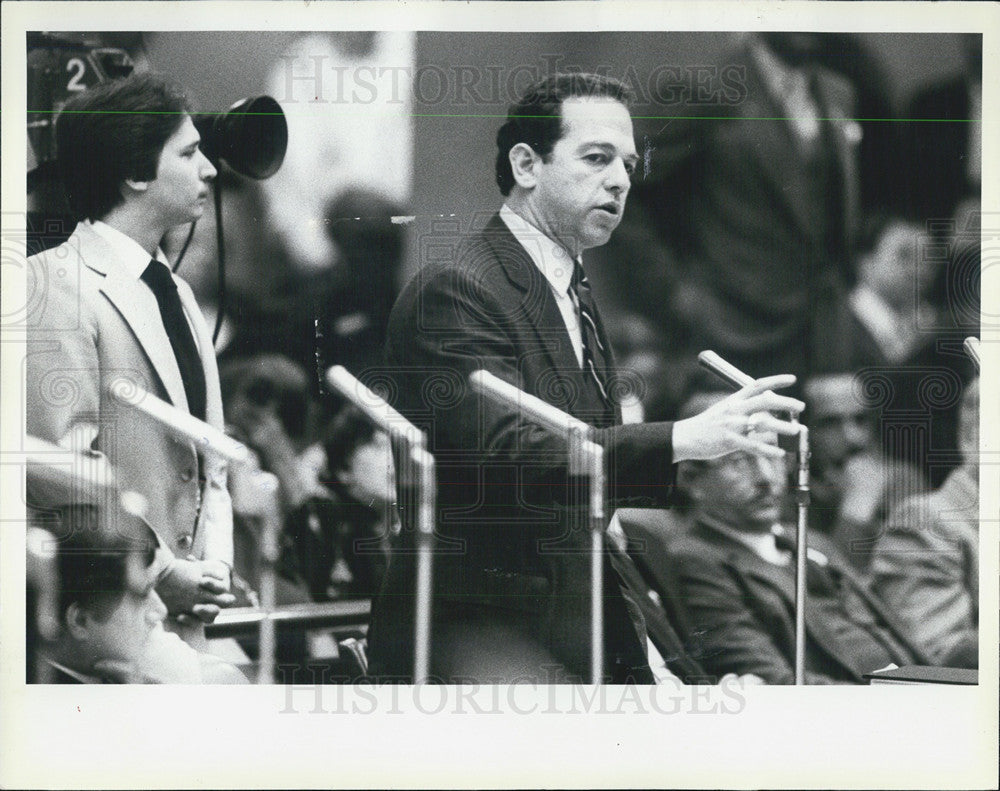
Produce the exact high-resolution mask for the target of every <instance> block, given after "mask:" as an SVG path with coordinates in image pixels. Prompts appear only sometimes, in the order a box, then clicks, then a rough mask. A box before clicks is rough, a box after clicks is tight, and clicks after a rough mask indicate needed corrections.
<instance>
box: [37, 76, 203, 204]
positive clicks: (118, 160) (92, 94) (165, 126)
mask: <svg viewBox="0 0 1000 791" xmlns="http://www.w3.org/2000/svg"><path fill="white" fill-rule="evenodd" d="M190 112H191V106H190V103H189V102H188V99H187V96H186V95H185V94H184V91H183V89H182V88H181V87H180V86H179V85H177V84H175V83H173V82H171V81H170V80H167V79H166V78H164V77H162V76H160V75H157V74H149V73H145V74H132V75H129V76H128V77H124V78H121V79H116V80H109V81H107V82H102V83H99V84H97V85H95V86H93V87H91V88H88V89H87V90H86V91H84V92H83V93H81V94H79V95H77V96H74V97H73V98H72V99H70V100H69V101H68V102H67V103H66V106H65V107H63V109H62V111H61V112H60V113H59V117H58V119H57V120H56V159H57V163H58V167H59V171H60V174H61V176H62V178H63V182H64V183H65V185H66V193H67V198H68V200H69V205H70V208H71V210H72V211H73V214H74V216H75V217H76V219H78V220H81V219H89V220H97V219H100V218H101V217H103V216H105V215H106V214H107V213H108V212H109V211H111V210H112V209H113V208H114V207H115V206H117V205H118V204H119V203H121V201H122V196H121V185H122V183H123V182H124V181H125V180H126V179H135V180H137V181H151V180H153V179H155V178H156V167H157V164H158V162H159V158H160V152H161V151H162V150H163V144H164V143H166V142H167V140H168V139H169V137H170V136H171V135H172V134H173V133H174V132H176V131H177V129H178V127H180V125H181V123H182V122H183V121H184V117H185V115H186V114H188V113H190Z"/></svg>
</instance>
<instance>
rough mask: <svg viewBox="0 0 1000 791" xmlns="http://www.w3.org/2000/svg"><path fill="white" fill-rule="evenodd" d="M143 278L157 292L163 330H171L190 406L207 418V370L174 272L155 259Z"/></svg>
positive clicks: (168, 332) (191, 410)
mask: <svg viewBox="0 0 1000 791" xmlns="http://www.w3.org/2000/svg"><path fill="white" fill-rule="evenodd" d="M142 280H143V282H145V283H146V285H147V286H149V287H150V289H152V291H153V294H155V295H156V302H157V304H158V305H159V306H160V319H161V320H162V321H163V329H165V330H166V331H167V337H168V338H169V339H170V347H171V348H172V349H173V350H174V358H175V359H176V360H177V367H178V368H180V371H181V379H182V380H183V382H184V394H185V395H186V396H187V402H188V409H189V411H190V412H191V414H192V415H194V416H195V417H196V418H198V419H199V420H204V419H205V403H206V394H205V370H204V369H203V368H202V363H201V355H200V354H198V347H197V346H195V343H194V336H193V335H191V327H190V326H188V322H187V317H186V316H185V315H184V307H183V306H182V305H181V298H180V296H179V295H178V293H177V284H176V283H174V278H173V276H172V275H171V274H170V270H169V269H168V268H167V265H166V264H162V263H160V262H159V261H156V260H152V261H150V262H149V266H147V267H146V270H145V271H144V272H143V273H142Z"/></svg>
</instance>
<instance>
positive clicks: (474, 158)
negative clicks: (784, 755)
mask: <svg viewBox="0 0 1000 791" xmlns="http://www.w3.org/2000/svg"><path fill="white" fill-rule="evenodd" d="M298 35H299V34H296V33H285V32H280V33H271V32H267V33H241V32H203V33H175V32H170V33H156V34H148V35H147V36H145V38H144V43H145V50H146V55H147V57H148V61H149V63H150V65H151V66H153V67H154V68H156V69H159V70H162V71H165V72H168V73H170V74H172V75H173V76H175V77H176V78H177V79H179V80H180V81H181V82H182V83H184V84H186V85H189V86H190V87H191V88H192V89H193V91H194V92H195V94H196V96H197V98H198V100H199V103H200V105H201V107H202V108H203V109H222V108H223V107H226V106H228V105H229V104H230V103H231V102H232V101H234V100H235V99H237V98H239V97H241V96H244V95H247V94H252V93H258V92H262V91H263V90H264V89H265V85H266V75H267V72H268V70H269V68H270V67H271V66H272V64H273V63H274V62H275V61H276V60H277V59H278V58H279V56H280V55H281V54H282V53H283V52H284V51H285V50H286V49H287V48H288V47H289V45H290V44H291V42H292V41H293V40H294V39H295V38H296V37H297V36H298ZM858 38H859V39H860V41H861V42H862V44H863V45H864V46H865V47H866V48H867V49H868V51H869V53H870V54H871V55H872V56H874V57H875V58H876V60H877V61H878V62H879V63H880V64H881V66H882V68H883V70H884V77H885V83H886V88H887V89H888V94H889V99H890V102H891V106H892V109H893V110H894V111H896V112H899V111H900V110H901V108H902V107H903V106H904V104H905V101H906V99H907V97H908V96H909V95H910V94H912V92H913V91H914V90H915V89H916V88H918V87H919V86H921V85H923V84H925V83H928V82H931V81H934V80H936V79H939V78H941V77H943V76H946V75H949V74H953V73H957V72H958V71H960V69H961V67H962V59H961V46H960V37H959V35H958V34H896V33H867V34H859V35H858ZM727 40H728V34H725V33H712V32H707V33H703V32H672V33H634V32H628V33H601V34H594V33H520V34H511V33H441V32H432V31H425V32H420V33H418V35H417V50H416V69H415V71H414V75H413V76H414V84H413V112H414V124H413V131H414V137H413V141H414V148H415V152H414V154H415V155H414V174H413V191H412V200H411V206H410V208H409V213H410V214H413V215H415V219H414V221H413V223H412V225H411V226H410V232H409V236H408V247H407V257H406V258H407V260H406V265H405V271H406V272H412V271H413V269H414V268H415V267H416V266H417V265H418V260H419V250H420V245H421V242H420V239H421V237H425V236H426V235H427V234H428V233H429V232H430V231H431V229H432V223H433V221H434V220H435V218H438V217H439V216H440V215H444V216H446V217H447V216H450V215H456V219H459V218H461V219H463V220H464V219H467V218H468V217H469V216H471V214H472V213H476V212H491V211H493V210H495V209H496V208H497V207H498V205H499V199H500V195H499V192H498V191H497V189H496V187H495V186H494V182H493V158H494V136H495V134H496V130H497V128H498V127H499V125H500V124H501V123H502V121H501V117H502V116H503V115H504V114H505V113H506V110H507V106H508V104H509V102H510V101H511V99H512V98H513V97H512V96H511V92H510V91H508V90H507V89H508V87H512V88H515V89H523V87H524V86H525V85H526V84H527V82H528V81H529V80H530V78H531V75H532V74H533V73H537V74H544V73H546V70H547V69H548V68H549V66H550V65H551V64H555V67H557V68H568V67H572V66H577V67H580V68H587V69H595V68H597V67H600V66H604V67H606V68H607V72H608V73H609V74H611V75H612V76H619V77H626V76H631V75H636V76H638V79H639V80H640V82H646V81H647V80H648V77H649V75H650V74H652V73H654V72H655V70H656V69H657V68H658V67H675V68H679V69H680V70H681V73H682V74H684V75H690V74H692V73H696V72H697V67H699V66H705V65H709V64H713V63H718V62H719V59H720V56H721V53H722V51H723V49H724V47H725V46H726V42H727ZM395 65H396V64H387V66H389V67H392V66H395ZM463 73H464V76H463ZM661 73H663V70H662V69H661ZM470 75H471V76H470ZM476 75H478V78H479V82H478V84H477V83H474V82H472V80H474V79H475V78H476ZM462 80H465V83H464V85H465V87H464V88H463V87H461V85H460V82H461V81H462ZM497 81H499V88H500V90H495V88H496V86H497ZM418 82H419V84H418ZM348 87H350V86H348ZM361 95H362V96H365V94H364V92H362V93H361ZM342 109H343V108H342V106H341V107H340V110H341V111H342ZM647 109H648V110H649V111H650V112H649V114H651V115H664V114H669V112H671V111H676V110H672V109H671V108H669V107H664V106H662V105H660V106H655V105H652V106H649V107H648V108H647ZM337 110H338V108H337V107H330V108H329V111H331V112H333V111H337ZM658 123H662V121H656V120H642V119H637V121H636V133H637V137H638V140H639V143H640V144H641V143H642V136H643V135H644V134H651V133H654V132H655V131H656V127H657V124H658ZM316 167H317V168H322V167H323V163H322V162H321V161H317V163H316ZM425 242H426V239H425ZM425 246H426V244H425Z"/></svg>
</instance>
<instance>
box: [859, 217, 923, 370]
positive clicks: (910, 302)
mask: <svg viewBox="0 0 1000 791" xmlns="http://www.w3.org/2000/svg"><path fill="white" fill-rule="evenodd" d="M922 234H923V229H922V228H921V226H920V225H918V224H917V223H914V222H911V221H907V220H904V219H903V218H901V217H895V216H892V215H889V214H885V213H879V214H877V215H875V216H873V217H872V218H871V219H870V220H869V221H868V223H867V224H866V227H865V234H864V237H863V239H862V250H861V253H860V255H859V257H858V283H857V285H856V286H855V287H854V289H853V290H852V291H851V295H850V304H851V310H852V312H853V313H854V316H855V318H856V319H857V320H858V322H859V323H860V324H861V327H862V328H863V332H862V333H861V338H860V343H859V345H860V346H862V347H864V348H865V350H866V352H867V354H866V355H863V356H867V357H868V359H867V360H859V362H865V363H867V362H871V363H874V364H878V363H891V364H900V363H904V362H907V361H908V360H910V359H911V358H912V357H913V356H914V355H915V354H916V353H917V352H918V350H919V347H920V346H922V345H923V344H924V343H926V342H927V341H928V340H930V339H931V336H930V335H929V334H928V328H931V327H934V326H936V325H937V319H936V313H937V311H936V309H935V307H934V306H933V305H931V303H930V302H929V301H928V300H927V297H928V294H929V293H930V287H931V284H932V282H933V280H934V276H935V275H936V274H937V265H936V260H935V259H934V258H933V257H931V256H927V255H921V254H920V247H919V245H920V239H921V236H922Z"/></svg>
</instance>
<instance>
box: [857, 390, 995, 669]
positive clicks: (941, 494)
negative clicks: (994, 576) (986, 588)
mask: <svg viewBox="0 0 1000 791" xmlns="http://www.w3.org/2000/svg"><path fill="white" fill-rule="evenodd" d="M959 443H960V446H961V449H962V466H961V467H959V468H958V469H956V470H954V471H953V472H952V473H951V474H950V475H949V476H948V478H947V480H946V481H945V482H944V485H943V486H941V488H939V489H936V490H934V491H933V492H929V493H927V494H923V495H919V496H916V497H912V498H910V499H908V500H906V501H905V502H903V503H901V504H900V505H899V506H898V507H897V508H895V509H893V511H892V513H891V514H890V515H889V520H888V523H887V526H886V530H885V534H884V535H882V536H881V537H880V538H879V541H878V544H877V545H876V548H875V555H874V558H873V560H872V585H873V587H874V589H875V591H876V592H877V593H878V594H879V595H880V596H882V597H883V598H884V599H885V600H886V601H887V602H889V603H890V604H891V605H892V607H893V608H894V609H895V611H896V612H897V613H899V614H900V615H901V616H902V618H903V619H904V620H905V621H906V623H907V624H908V625H909V628H910V629H911V630H912V634H913V637H914V639H915V640H917V641H918V642H919V643H921V644H922V645H923V646H924V647H925V648H926V650H927V652H928V653H929V654H930V655H931V656H932V657H933V658H934V659H935V660H936V661H937V662H939V663H940V664H943V665H950V666H956V667H978V666H979V380H978V379H977V380H975V381H973V382H972V383H971V384H970V385H969V386H968V387H967V388H966V389H965V393H964V394H963V396H962V411H961V421H960V432H959Z"/></svg>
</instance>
